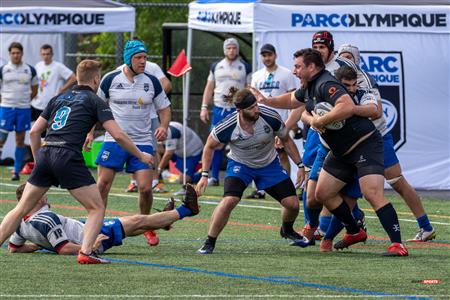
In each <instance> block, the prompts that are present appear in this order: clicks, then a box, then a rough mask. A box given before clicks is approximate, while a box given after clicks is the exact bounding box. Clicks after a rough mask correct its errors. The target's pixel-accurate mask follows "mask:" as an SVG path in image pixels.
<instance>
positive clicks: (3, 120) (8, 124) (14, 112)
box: [0, 106, 31, 132]
mask: <svg viewBox="0 0 450 300" xmlns="http://www.w3.org/2000/svg"><path fill="white" fill-rule="evenodd" d="M30 123H31V108H14V107H1V106H0V130H3V131H16V132H23V131H27V130H30Z"/></svg>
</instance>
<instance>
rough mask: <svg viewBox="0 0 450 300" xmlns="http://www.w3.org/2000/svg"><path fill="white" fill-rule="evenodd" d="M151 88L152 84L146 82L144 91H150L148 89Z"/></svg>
mask: <svg viewBox="0 0 450 300" xmlns="http://www.w3.org/2000/svg"><path fill="white" fill-rule="evenodd" d="M149 89H150V86H149V84H148V83H144V91H146V92H148V90H149Z"/></svg>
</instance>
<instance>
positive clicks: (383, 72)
mask: <svg viewBox="0 0 450 300" xmlns="http://www.w3.org/2000/svg"><path fill="white" fill-rule="evenodd" d="M361 68H362V69H363V70H364V71H366V72H367V73H370V74H371V75H372V76H373V77H374V79H375V81H376V82H377V84H378V87H379V90H380V94H381V98H382V105H383V114H384V117H385V118H386V122H387V124H386V125H387V129H388V131H389V132H391V134H392V136H393V139H394V148H395V150H398V149H400V147H401V146H403V145H404V144H405V143H406V127H405V126H406V125H405V124H406V123H405V99H404V97H405V96H404V90H405V89H404V86H405V83H404V77H403V56H402V52H371V51H370V52H361Z"/></svg>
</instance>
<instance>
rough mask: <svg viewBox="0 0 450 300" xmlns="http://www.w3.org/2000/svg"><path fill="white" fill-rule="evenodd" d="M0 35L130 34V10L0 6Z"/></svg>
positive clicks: (126, 8)
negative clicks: (12, 33) (13, 33)
mask: <svg viewBox="0 0 450 300" xmlns="http://www.w3.org/2000/svg"><path fill="white" fill-rule="evenodd" d="M0 28H1V32H72V33H77V32H83V33H88V32H132V31H134V30H135V11H134V8H132V7H117V8H79V7H45V8H42V7H29V6H28V7H25V6H24V7H2V8H0Z"/></svg>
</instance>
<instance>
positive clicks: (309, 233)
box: [302, 224, 317, 246]
mask: <svg viewBox="0 0 450 300" xmlns="http://www.w3.org/2000/svg"><path fill="white" fill-rule="evenodd" d="M316 230H317V227H314V228H312V227H311V226H310V225H309V224H306V225H305V227H303V229H302V234H303V236H304V237H305V238H307V239H308V241H309V246H314V245H315V244H316V238H315V236H314V232H316Z"/></svg>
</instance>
